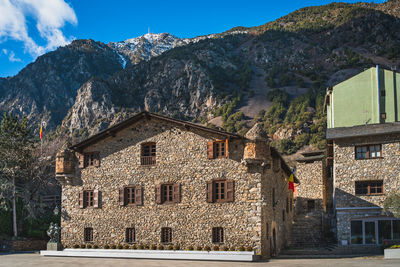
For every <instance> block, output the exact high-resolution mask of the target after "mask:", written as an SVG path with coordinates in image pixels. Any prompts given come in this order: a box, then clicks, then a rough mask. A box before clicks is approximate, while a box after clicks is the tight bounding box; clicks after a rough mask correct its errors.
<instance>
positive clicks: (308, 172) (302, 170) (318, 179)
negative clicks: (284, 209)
mask: <svg viewBox="0 0 400 267" xmlns="http://www.w3.org/2000/svg"><path fill="white" fill-rule="evenodd" d="M324 168H325V166H324V164H323V161H320V160H319V161H314V162H310V163H308V162H298V163H297V165H296V177H297V179H299V181H300V184H299V185H298V186H297V187H296V213H306V212H307V201H308V200H315V209H316V210H321V211H322V210H323V209H324V208H323V198H324V190H326V188H325V187H324V179H325V177H324V176H325V175H324V174H325V172H324Z"/></svg>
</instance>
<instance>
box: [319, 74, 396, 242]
mask: <svg viewBox="0 0 400 267" xmlns="http://www.w3.org/2000/svg"><path fill="white" fill-rule="evenodd" d="M399 82H400V74H398V73H395V72H393V71H389V70H384V69H380V68H379V67H378V66H377V67H376V68H371V69H368V70H366V71H364V72H362V73H360V74H358V75H356V76H355V77H352V78H350V79H349V80H346V81H344V82H342V83H340V84H338V85H336V86H334V87H333V88H329V89H328V91H327V95H326V98H325V100H326V101H325V110H326V111H327V113H328V129H327V133H326V137H327V140H328V151H327V153H328V155H327V156H328V161H327V162H328V166H329V167H330V168H331V170H332V175H333V186H334V199H333V201H334V202H333V203H334V210H335V214H336V228H337V238H338V241H339V244H341V245H344V246H347V245H351V246H353V247H354V246H360V245H369V246H371V245H375V246H378V245H380V244H382V242H383V240H386V239H387V240H393V239H400V220H399V219H396V218H393V217H390V216H384V215H382V205H383V202H384V200H385V199H386V197H387V196H388V194H390V193H391V192H394V191H398V190H399V188H400V168H399V166H400V123H399V115H400V113H399V112H400V106H399V103H400V101H399V100H400V92H399V91H398V90H399V89H398V88H399V84H398V83H399Z"/></svg>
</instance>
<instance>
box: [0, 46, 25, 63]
mask: <svg viewBox="0 0 400 267" xmlns="http://www.w3.org/2000/svg"><path fill="white" fill-rule="evenodd" d="M2 51H3V54H4V55H6V56H7V57H8V60H10V61H11V62H22V60H21V59H20V58H17V57H15V53H14V51H8V50H7V49H4V48H3V49H2Z"/></svg>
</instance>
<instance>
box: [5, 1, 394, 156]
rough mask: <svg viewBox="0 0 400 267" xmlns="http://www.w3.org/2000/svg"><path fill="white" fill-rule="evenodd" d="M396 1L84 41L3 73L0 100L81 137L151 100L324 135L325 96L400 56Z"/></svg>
mask: <svg viewBox="0 0 400 267" xmlns="http://www.w3.org/2000/svg"><path fill="white" fill-rule="evenodd" d="M399 14H400V3H399V1H388V2H385V3H383V4H366V3H357V4H344V3H333V4H329V5H326V6H318V7H307V8H303V9H299V10H297V11H295V12H293V13H291V14H288V15H287V16H284V17H282V18H279V19H277V20H276V21H273V22H269V23H266V24H264V25H261V26H257V27H251V28H245V27H236V28H233V29H231V30H228V31H226V32H224V33H221V34H212V35H207V36H200V37H196V38H192V39H180V38H177V37H175V36H172V35H170V34H168V33H162V34H146V35H144V36H141V37H138V38H132V39H128V40H125V41H122V42H115V43H109V44H107V45H106V44H103V43H101V42H94V41H92V40H77V41H74V42H73V43H71V44H70V45H67V46H65V47H61V48H59V49H57V50H56V51H53V52H50V53H48V54H45V55H43V56H41V57H39V58H38V59H37V60H36V61H35V62H34V63H32V64H30V65H28V66H27V67H26V68H25V69H23V70H22V71H21V72H20V73H19V74H17V75H16V76H14V77H9V78H1V79H0V96H1V98H0V109H1V110H10V111H12V112H16V113H18V114H24V115H27V116H28V117H29V118H30V119H31V122H32V123H38V122H40V120H43V119H44V120H46V121H47V122H48V125H49V127H48V130H55V129H56V128H57V130H56V134H57V135H72V136H74V137H76V138H82V137H85V136H87V135H89V134H93V133H95V132H97V131H100V130H102V129H104V128H106V127H107V126H109V125H110V124H113V123H115V122H118V121H120V120H122V119H124V118H126V117H128V116H129V115H131V114H133V113H135V112H138V111H141V110H145V109H146V110H150V111H153V112H161V113H163V114H165V115H169V116H173V117H176V118H181V119H186V120H192V121H194V122H197V123H203V124H208V125H209V126H212V127H214V126H213V125H215V126H217V127H223V128H224V129H226V130H228V131H234V132H239V133H241V134H243V133H244V132H245V131H246V130H247V129H248V128H249V127H250V126H251V124H253V123H254V121H258V122H259V123H260V124H261V125H263V127H264V128H265V129H266V130H267V131H268V133H269V134H270V136H271V138H273V139H274V140H275V141H274V142H275V144H276V146H277V147H279V148H280V149H281V151H282V152H285V153H288V154H291V153H293V152H295V151H296V150H298V149H300V148H302V147H303V146H305V145H309V144H311V145H313V146H316V147H319V148H322V147H323V146H324V130H325V115H324V114H323V112H322V103H323V95H324V92H325V89H326V87H327V86H330V85H334V84H336V83H339V82H341V81H343V80H344V79H347V78H348V77H350V76H352V75H354V74H357V73H359V72H361V71H362V70H364V69H365V68H368V67H370V66H373V65H375V64H379V65H382V66H383V67H386V68H391V67H395V66H398V65H399V63H400V32H399V31H398V29H399V26H400V19H399Z"/></svg>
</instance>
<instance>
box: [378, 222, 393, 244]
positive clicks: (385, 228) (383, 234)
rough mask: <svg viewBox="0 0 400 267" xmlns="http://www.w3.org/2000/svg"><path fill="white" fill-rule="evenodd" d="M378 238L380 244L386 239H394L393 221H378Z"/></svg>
mask: <svg viewBox="0 0 400 267" xmlns="http://www.w3.org/2000/svg"><path fill="white" fill-rule="evenodd" d="M378 237H379V244H382V241H383V240H384V239H388V240H390V239H392V221H390V220H380V221H378Z"/></svg>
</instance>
